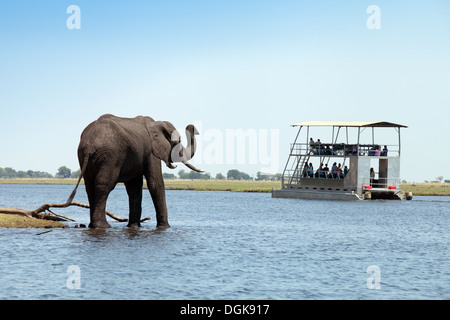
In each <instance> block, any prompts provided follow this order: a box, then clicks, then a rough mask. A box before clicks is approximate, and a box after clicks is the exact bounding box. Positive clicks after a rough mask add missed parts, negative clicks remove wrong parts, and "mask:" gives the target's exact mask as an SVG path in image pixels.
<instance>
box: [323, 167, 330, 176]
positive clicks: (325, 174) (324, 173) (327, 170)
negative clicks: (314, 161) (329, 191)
mask: <svg viewBox="0 0 450 320" xmlns="http://www.w3.org/2000/svg"><path fill="white" fill-rule="evenodd" d="M329 171H330V169H329V168H328V164H325V167H324V168H323V176H324V177H325V178H329V176H328V172H329Z"/></svg>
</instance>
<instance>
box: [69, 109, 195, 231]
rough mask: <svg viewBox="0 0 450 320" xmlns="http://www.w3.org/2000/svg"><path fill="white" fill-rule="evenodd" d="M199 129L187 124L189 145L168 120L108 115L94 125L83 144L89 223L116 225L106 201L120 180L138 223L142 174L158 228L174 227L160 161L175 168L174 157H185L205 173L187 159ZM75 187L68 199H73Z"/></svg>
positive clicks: (132, 220) (85, 133)
mask: <svg viewBox="0 0 450 320" xmlns="http://www.w3.org/2000/svg"><path fill="white" fill-rule="evenodd" d="M195 134H198V132H197V130H196V129H195V127H194V126H193V125H189V126H187V127H186V135H187V138H188V140H187V141H188V146H187V148H184V147H183V146H182V144H181V143H180V134H179V133H178V131H177V130H176V129H175V128H174V126H173V125H172V124H171V123H170V122H167V121H154V120H153V119H152V118H150V117H142V116H139V117H136V118H119V117H116V116H113V115H110V114H106V115H103V116H101V117H100V118H99V119H98V120H96V121H94V122H92V123H91V124H89V125H88V126H87V127H86V129H84V131H83V133H82V134H81V140H80V144H79V146H78V160H79V162H80V167H81V176H80V179H81V177H84V181H85V187H86V192H87V195H88V199H89V206H90V224H89V227H90V228H109V227H111V226H110V224H109V223H108V222H107V221H106V214H105V209H106V200H107V199H108V195H109V193H110V192H111V191H112V190H113V189H114V187H115V186H116V184H117V183H118V182H123V183H124V184H125V187H126V190H127V193H128V197H129V208H130V213H129V219H128V226H129V227H139V226H140V220H141V212H142V209H141V202H142V185H143V176H144V177H145V179H146V180H147V186H148V189H149V191H150V194H151V197H152V199H153V203H154V206H155V210H156V224H157V227H158V228H167V227H169V222H168V219H167V205H166V195H165V188H164V180H163V177H162V172H161V160H162V161H164V162H165V164H166V165H167V166H168V167H169V168H172V169H173V168H175V167H176V166H174V165H173V164H172V163H173V162H183V163H184V164H185V165H186V166H188V167H189V168H190V169H191V170H195V171H198V172H202V171H201V170H199V169H197V168H195V167H194V166H192V165H191V164H190V163H188V160H189V159H190V158H192V156H193V155H194V152H195V145H196V144H195V136H194V135H195ZM79 181H80V180H78V183H79ZM77 186H78V184H77ZM76 188H77V187H75V189H74V191H73V192H72V194H71V196H70V197H69V199H68V202H70V201H72V200H73V197H74V196H75V192H76Z"/></svg>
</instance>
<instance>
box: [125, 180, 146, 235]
mask: <svg viewBox="0 0 450 320" xmlns="http://www.w3.org/2000/svg"><path fill="white" fill-rule="evenodd" d="M142 185H143V177H142V176H138V177H136V178H134V179H132V180H130V181H128V182H125V187H126V189H127V193H128V200H129V206H130V215H129V218H128V227H140V226H141V222H140V221H141V214H142Z"/></svg>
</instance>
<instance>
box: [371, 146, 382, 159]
mask: <svg viewBox="0 0 450 320" xmlns="http://www.w3.org/2000/svg"><path fill="white" fill-rule="evenodd" d="M373 155H374V156H376V157H379V156H380V155H381V147H380V146H376V147H375V150H374V152H373Z"/></svg>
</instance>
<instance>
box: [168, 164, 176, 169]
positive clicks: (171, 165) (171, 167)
mask: <svg viewBox="0 0 450 320" xmlns="http://www.w3.org/2000/svg"><path fill="white" fill-rule="evenodd" d="M166 166H167V168H170V169H175V168H176V167H177V166H176V165H173V164H171V163H170V162H167V163H166Z"/></svg>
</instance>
